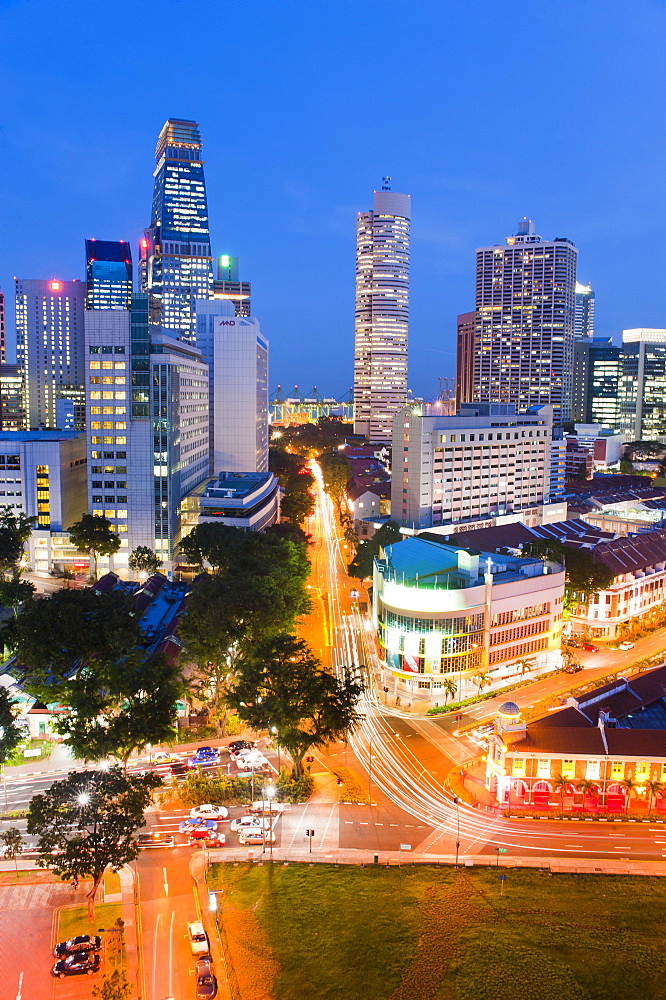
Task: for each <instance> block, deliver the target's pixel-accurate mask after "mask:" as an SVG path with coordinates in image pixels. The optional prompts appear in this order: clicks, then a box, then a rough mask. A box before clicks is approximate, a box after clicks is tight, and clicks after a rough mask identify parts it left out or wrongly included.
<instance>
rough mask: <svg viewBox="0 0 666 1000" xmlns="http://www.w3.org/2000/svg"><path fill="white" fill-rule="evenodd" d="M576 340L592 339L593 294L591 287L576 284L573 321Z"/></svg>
mask: <svg viewBox="0 0 666 1000" xmlns="http://www.w3.org/2000/svg"><path fill="white" fill-rule="evenodd" d="M574 332H575V335H576V338H579V337H587V338H589V339H592V337H594V292H593V291H592V285H581V283H580V282H579V281H577V282H576V314H575V319H574Z"/></svg>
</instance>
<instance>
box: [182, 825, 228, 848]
mask: <svg viewBox="0 0 666 1000" xmlns="http://www.w3.org/2000/svg"><path fill="white" fill-rule="evenodd" d="M226 842H227V838H226V837H225V835H224V834H223V833H211V832H210V831H209V830H192V832H191V834H190V837H189V843H190V847H203V849H204V850H208V849H210V850H213V849H214V848H215V847H224V846H225V844H226Z"/></svg>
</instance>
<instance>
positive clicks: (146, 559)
mask: <svg viewBox="0 0 666 1000" xmlns="http://www.w3.org/2000/svg"><path fill="white" fill-rule="evenodd" d="M128 565H129V568H130V569H131V570H132V571H133V572H135V573H148V574H149V575H150V576H152V575H153V573H157V571H158V569H159V568H160V566H161V565H162V560H161V559H160V557H159V556H158V555H157V554H156V553H155V552H153V550H152V549H151V548H149V547H148V546H147V545H137V547H136V548H135V549H132V554H131V555H130V557H129V560H128Z"/></svg>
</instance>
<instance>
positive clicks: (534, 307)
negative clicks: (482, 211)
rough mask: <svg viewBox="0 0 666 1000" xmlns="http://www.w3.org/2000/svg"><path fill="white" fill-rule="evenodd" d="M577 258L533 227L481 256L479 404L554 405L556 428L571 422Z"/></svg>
mask: <svg viewBox="0 0 666 1000" xmlns="http://www.w3.org/2000/svg"><path fill="white" fill-rule="evenodd" d="M577 255H578V251H577V249H576V247H575V246H574V245H573V243H571V242H570V241H569V240H567V239H560V238H557V239H554V240H544V239H543V238H542V237H541V236H537V235H536V234H535V232H534V225H533V223H532V222H531V221H530V220H529V219H523V220H522V222H520V223H519V225H518V232H517V233H516V235H515V236H509V237H507V239H506V245H504V246H503V245H495V246H487V247H480V248H479V249H477V251H476V332H475V343H474V394H473V401H474V402H498V403H514V404H515V405H516V407H518V408H519V409H521V410H522V409H526V408H527V407H532V406H545V405H550V406H552V408H553V420H554V423H555V425H560V424H561V423H562V422H563V421H566V420H569V419H570V415H571V395H572V377H573V355H574V313H575V288H576V258H577Z"/></svg>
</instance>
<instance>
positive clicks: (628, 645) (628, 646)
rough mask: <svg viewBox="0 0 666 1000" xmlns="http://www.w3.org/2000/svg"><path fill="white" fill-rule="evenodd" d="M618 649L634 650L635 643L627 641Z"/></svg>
mask: <svg viewBox="0 0 666 1000" xmlns="http://www.w3.org/2000/svg"><path fill="white" fill-rule="evenodd" d="M617 648H618V649H633V648H634V644H633V642H628V641H625V642H621V643H620V645H619V646H618V647H617Z"/></svg>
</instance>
